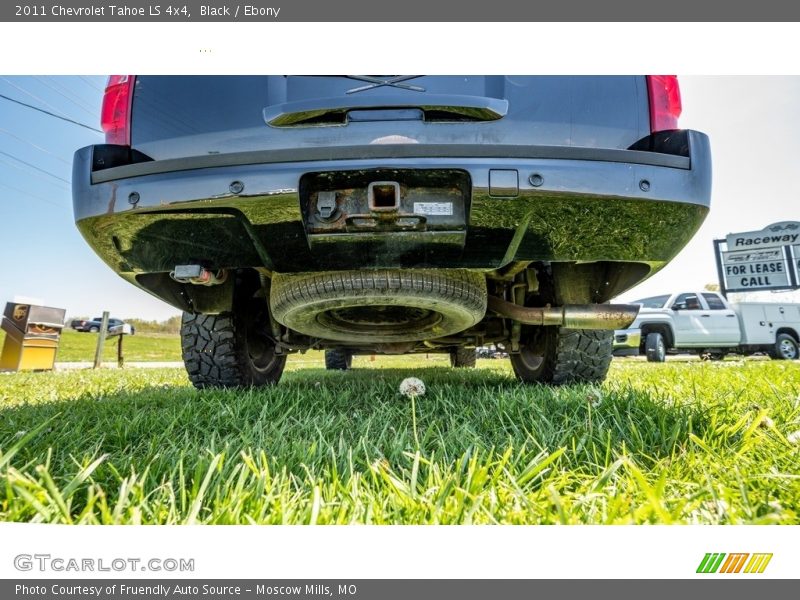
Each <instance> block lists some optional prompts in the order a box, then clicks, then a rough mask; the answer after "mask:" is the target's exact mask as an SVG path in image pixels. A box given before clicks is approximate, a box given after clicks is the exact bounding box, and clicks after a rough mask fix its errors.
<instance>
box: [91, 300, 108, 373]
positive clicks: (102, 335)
mask: <svg viewBox="0 0 800 600" xmlns="http://www.w3.org/2000/svg"><path fill="white" fill-rule="evenodd" d="M107 333H108V311H107V310H105V311H103V318H102V319H101V321H100V332H99V335H98V336H97V349H96V350H95V352H94V368H95V369H98V368H100V365H101V364H102V362H103V347H104V346H105V344H106V334H107Z"/></svg>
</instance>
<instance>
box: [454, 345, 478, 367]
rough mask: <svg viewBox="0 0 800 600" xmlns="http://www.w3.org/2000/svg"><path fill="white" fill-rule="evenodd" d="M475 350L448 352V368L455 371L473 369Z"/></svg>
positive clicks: (464, 349)
mask: <svg viewBox="0 0 800 600" xmlns="http://www.w3.org/2000/svg"><path fill="white" fill-rule="evenodd" d="M476 358H477V356H476V355H475V348H456V349H454V350H450V366H451V367H453V368H455V369H472V368H475V359H476Z"/></svg>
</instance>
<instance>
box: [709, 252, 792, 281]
mask: <svg viewBox="0 0 800 600" xmlns="http://www.w3.org/2000/svg"><path fill="white" fill-rule="evenodd" d="M722 266H723V275H724V276H725V288H726V289H727V290H728V291H729V292H732V291H739V290H752V289H760V290H774V289H786V288H787V287H791V281H790V280H789V270H790V267H789V264H788V262H787V260H786V256H785V255H784V252H783V248H769V249H765V250H753V251H750V250H739V251H738V252H723V253H722Z"/></svg>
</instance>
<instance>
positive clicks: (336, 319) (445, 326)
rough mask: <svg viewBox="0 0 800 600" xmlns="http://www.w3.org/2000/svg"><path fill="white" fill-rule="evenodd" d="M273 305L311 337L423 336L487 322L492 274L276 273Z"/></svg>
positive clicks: (386, 339) (385, 339) (373, 339)
mask: <svg viewBox="0 0 800 600" xmlns="http://www.w3.org/2000/svg"><path fill="white" fill-rule="evenodd" d="M270 306H271V309H272V314H273V315H274V317H275V319H276V320H277V321H278V322H280V323H281V324H283V325H285V326H286V327H288V328H289V329H293V330H295V331H299V332H301V333H304V334H305V335H308V336H311V337H316V338H321V339H328V340H338V341H345V342H350V343H359V342H362V343H369V344H374V343H392V342H409V341H421V340H429V339H435V338H439V337H445V336H448V335H452V334H455V333H458V332H461V331H464V330H465V329H468V328H470V327H472V326H473V325H476V324H477V323H479V322H480V321H481V319H483V316H484V314H485V313H486V280H485V278H484V276H483V274H481V273H475V272H472V271H467V270H456V269H453V270H437V271H426V270H408V271H399V270H376V271H367V270H361V271H335V272H327V273H303V274H297V275H294V274H292V275H287V274H278V273H276V274H275V275H274V276H273V278H272V284H271V290H270Z"/></svg>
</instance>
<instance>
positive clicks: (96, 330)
mask: <svg viewBox="0 0 800 600" xmlns="http://www.w3.org/2000/svg"><path fill="white" fill-rule="evenodd" d="M89 333H100V328H99V327H89Z"/></svg>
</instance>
